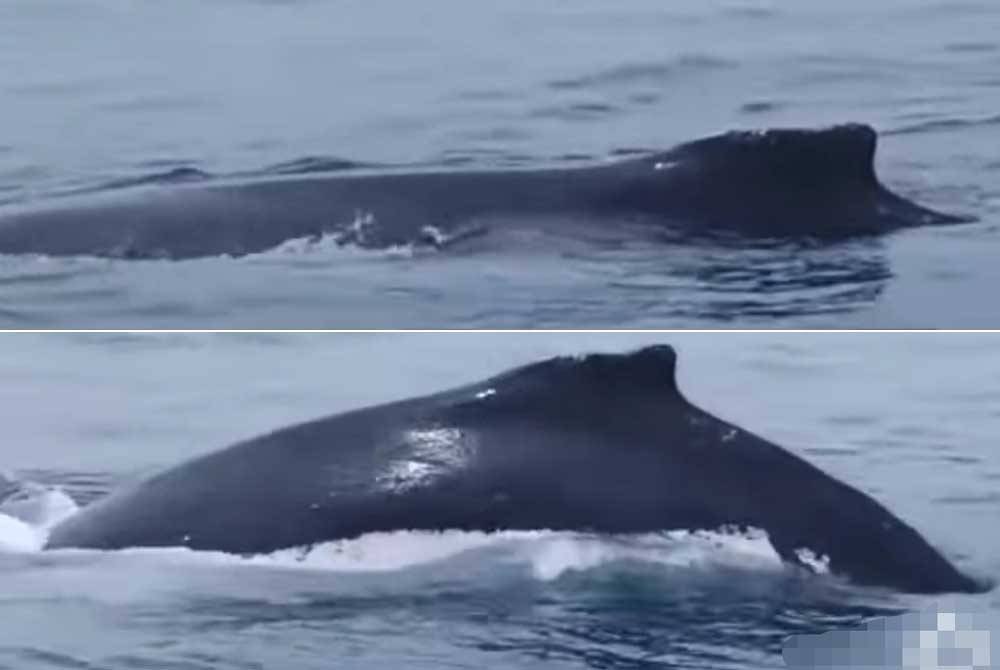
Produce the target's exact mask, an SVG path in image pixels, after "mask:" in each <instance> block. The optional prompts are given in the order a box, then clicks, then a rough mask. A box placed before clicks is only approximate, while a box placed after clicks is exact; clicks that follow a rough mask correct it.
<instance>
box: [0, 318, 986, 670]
mask: <svg viewBox="0 0 1000 670" xmlns="http://www.w3.org/2000/svg"><path fill="white" fill-rule="evenodd" d="M653 342H660V343H663V342H666V343H670V344H673V345H674V346H675V347H676V349H677V350H678V355H679V364H678V365H679V370H678V375H679V384H680V387H681V389H682V391H683V392H684V393H685V394H686V395H687V396H688V397H689V398H690V399H691V401H692V402H694V403H695V404H697V405H699V406H701V407H704V408H705V409H707V410H709V411H711V412H713V413H715V414H717V415H718V416H721V417H722V418H725V419H728V420H731V421H733V422H735V423H737V424H738V425H741V426H742V427H744V428H746V429H748V430H751V431H753V432H756V433H758V434H760V435H762V436H764V437H767V438H769V439H771V440H774V441H775V442H777V443H778V444H781V445H783V446H784V447H786V448H788V449H789V450H791V451H793V452H794V453H796V454H798V455H800V456H802V457H804V458H806V459H808V460H809V461H811V462H813V463H815V464H816V465H818V466H819V467H821V468H823V469H824V470H826V471H827V472H829V473H831V474H833V475H835V476H837V477H839V478H841V479H843V480H844V481H847V482H849V483H851V484H853V485H855V486H857V487H860V488H862V489H863V490H865V491H867V492H869V493H870V494H872V495H874V496H875V497H876V498H878V499H879V500H880V501H881V502H883V503H884V504H885V505H886V506H887V507H888V508H889V509H891V510H892V511H893V512H895V513H896V514H897V515H899V516H900V517H901V518H903V519H905V520H906V521H908V522H909V523H911V524H912V525H913V526H915V527H916V528H917V529H918V530H919V531H920V532H921V533H922V534H923V535H924V536H925V537H927V538H928V539H929V540H930V541H931V542H932V543H933V544H935V545H936V546H938V547H939V548H940V549H941V550H942V551H943V552H944V553H945V554H946V555H948V556H949V557H950V558H951V559H952V560H953V561H955V562H956V563H957V564H959V565H960V566H961V567H962V568H963V569H965V570H967V571H969V572H971V573H973V574H976V575H980V576H983V577H990V578H994V579H996V578H997V577H1000V536H998V534H997V533H996V522H997V519H998V518H1000V497H998V495H997V489H998V483H1000V455H998V452H997V450H996V448H995V442H996V435H997V434H998V432H1000V412H998V411H997V407H998V406H1000V338H998V337H997V336H996V335H991V334H892V335H887V334H872V335H866V334H837V333H815V334H802V333H798V334H767V333H708V334H706V333H683V334H656V333H645V334H641V335H635V334H568V333H562V334H550V333H537V334H509V333H508V334H488V333H483V334H457V333H456V334H441V333H438V334H390V333H385V334H330V333H328V334H315V335H303V334H274V335H270V334H257V335H241V334H187V335H164V334H131V335H122V334H103V335H101V334H91V335H87V334H58V335H55V334H51V335H31V334H18V335H7V336H4V337H3V338H2V346H0V377H2V378H3V379H4V383H3V384H2V385H0V419H2V421H3V425H4V440H3V443H2V446H0V471H2V472H3V473H4V474H3V478H2V479H0V668H5V669H6V668H10V669H12V670H14V669H16V670H36V669H43V668H44V669H55V668H100V669H102V670H103V669H118V668H123V669H124V668H157V669H159V668H163V669H171V670H178V669H181V668H192V669H208V668H212V669H215V668H282V669H287V670H297V669H300V668H316V669H319V668H324V669H325V668H330V667H335V668H342V667H343V668H399V667H407V668H411V667H412V668H435V669H437V668H479V669H483V668H602V669H610V668H622V669H630V670H631V669H640V668H706V669H709V668H711V669H717V668H733V669H741V670H742V669H756V668H770V667H775V668H777V667H782V659H781V649H782V643H783V641H784V639H785V638H786V636H788V635H791V634H797V633H813V632H820V631H824V630H828V629H833V628H845V627H852V626H856V625H859V624H861V623H862V622H863V621H866V620H868V619H870V618H871V617H877V616H883V615H888V614H895V613H900V612H904V611H910V610H915V609H925V608H934V607H939V608H952V609H958V610H959V611H972V612H981V613H985V614H986V615H988V616H992V617H993V620H994V621H996V622H997V623H998V624H1000V591H996V590H995V591H993V592H991V593H986V594H980V595H971V596H941V597H915V596H903V595H899V594H892V593H885V592H880V591H876V590H872V589H860V588H858V587H853V586H850V585H848V584H845V583H842V582H838V581H837V580H834V579H831V578H829V577H822V576H816V577H811V578H804V577H802V576H797V575H794V574H791V573H790V572H788V571H786V570H785V569H783V568H782V567H781V565H780V563H779V561H778V560H777V558H776V556H775V554H774V552H773V550H771V548H770V545H769V544H768V543H767V541H766V539H762V538H760V537H756V536H753V535H749V536H733V535H718V534H716V535H707V536H706V535H694V536H692V535H690V534H688V535H684V534H676V533H675V534H652V535H644V536H629V537H611V536H594V535H580V534H571V533H552V532H548V531H544V530H543V529H539V531H537V532H522V533H500V534H496V535H483V534H477V533H454V532H453V533H443V534H432V533H406V532H402V533H394V534H383V535H377V534H376V535H369V536H364V537H362V538H359V539H357V540H353V541H349V542H343V543H330V544H325V545H321V546H319V547H316V548H314V549H313V550H312V551H310V552H308V553H303V552H301V551H289V552H278V553H276V554H272V555H268V556H254V557H236V556H230V555H225V554H216V553H208V552H191V551H188V550H184V549H159V550H141V551H140V550H124V551H118V552H101V551H58V552H41V551H39V546H40V544H41V542H42V541H43V539H44V537H45V533H46V529H47V527H48V526H49V525H50V524H51V523H53V522H55V521H56V520H58V519H60V518H64V517H65V516H67V515H69V514H72V513H74V512H75V510H76V509H77V508H78V507H79V506H81V505H86V504H88V503H89V502H92V501H93V500H95V499H97V498H99V497H100V496H103V495H105V494H106V493H107V492H108V491H109V490H111V489H113V488H114V487H115V486H117V485H120V484H122V483H123V482H127V481H131V480H134V479H135V478H137V477H142V476H144V475H146V474H149V473H151V472H154V471H156V470H157V469H159V468H162V467H166V466H169V465H172V464H174V463H177V462H178V461H180V460H182V459H185V458H188V457H191V456H194V455H196V454H201V453H205V452H208V451H210V450H213V449H215V448H218V447H221V446H224V445H226V444H228V443H230V442H232V441H235V440H238V439H241V438H245V437H251V436H253V435H256V434H259V433H261V432H264V431H267V430H270V429H273V428H277V427H280V426H284V425H288V424H290V423H293V422H297V421H301V420H305V419H310V418H316V417H319V416H322V415H326V414H330V413H333V412H336V411H341V410H346V409H350V408H355V407H360V406H364V405H368V404H372V403H377V402H382V401H387V400H392V399H399V398H403V397H409V396H412V395H415V394H420V393H425V392H433V391H437V390H442V389H445V388H449V387H451V386H454V385H458V384H464V383H467V382H472V381H475V380H478V379H482V378H484V377H486V376H488V375H491V374H494V373H497V372H499V371H502V370H504V369H507V368H508V367H511V366H515V365H519V364H523V363H527V362H530V361H535V360H538V359H541V358H544V357H548V356H552V355H556V354H567V353H583V352H594V351H626V350H631V349H634V348H637V347H639V346H642V345H646V344H650V343H653ZM781 485H782V482H780V481H775V482H774V483H773V486H774V487H775V488H780V487H781ZM788 504H789V505H795V504H796V501H795V500H794V499H790V500H789V501H788ZM251 513H254V512H253V511H252V510H248V514H251ZM996 630H1000V626H998V627H996Z"/></svg>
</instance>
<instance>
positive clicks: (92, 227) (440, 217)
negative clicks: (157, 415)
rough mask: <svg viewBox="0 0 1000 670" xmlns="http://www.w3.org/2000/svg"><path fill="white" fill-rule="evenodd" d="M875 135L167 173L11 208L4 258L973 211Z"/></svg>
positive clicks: (798, 230)
mask: <svg viewBox="0 0 1000 670" xmlns="http://www.w3.org/2000/svg"><path fill="white" fill-rule="evenodd" d="M876 141H877V136H876V133H875V131H874V130H873V129H872V128H871V127H869V126H865V125H860V124H846V125H841V126H834V127H830V128H822V129H816V130H812V129H776V130H768V131H761V132H747V131H741V132H730V133H725V134H722V135H716V136H713V137H708V138H704V139H700V140H696V141H693V142H688V143H686V144H681V145H679V146H677V147H675V148H673V149H671V150H669V151H666V152H663V153H658V154H653V155H649V156H643V157H640V158H633V159H629V160H623V161H619V162H615V163H611V164H599V165H594V166H589V167H573V168H550V169H535V170H523V169H522V170H493V171H489V170H482V171H465V172H457V171H411V172H400V171H385V170H382V171H377V172H372V171H370V170H369V171H366V172H356V171H351V170H347V171H343V170H337V171H335V172H330V173H319V174H306V175H293V176H282V175H270V176H266V177H258V178H254V179H229V180H225V179H212V178H206V179H198V180H182V181H183V182H184V183H177V180H169V181H170V182H171V183H165V184H159V185H145V186H136V187H131V188H120V189H113V190H107V191H103V192H98V193H91V194H85V195H77V196H66V197H62V198H53V199H49V200H47V201H43V202H41V203H38V204H28V205H23V204H22V205H8V206H5V207H0V253H2V254H44V255H49V256H74V255H81V256H99V257H112V258H125V259H150V258H165V259H184V258H196V257H203V256H217V255H229V256H241V255H246V254H251V253H257V252H261V251H265V250H268V249H271V248H274V247H276V246H278V245H280V244H282V243H283V242H285V241H288V240H291V239H301V238H318V237H320V236H322V235H325V234H326V235H333V236H335V238H336V239H338V240H339V241H342V242H345V243H346V242H350V243H354V244H357V245H359V246H362V247H371V248H383V247H389V246H395V245H404V244H432V245H437V246H440V245H441V244H442V242H441V240H442V239H445V240H447V239H448V236H449V235H455V234H456V232H455V231H456V230H461V229H462V228H463V227H467V226H469V225H473V226H474V225H475V222H476V221H477V220H481V219H484V218H490V219H491V220H495V219H496V218H498V217H499V218H501V219H502V218H504V217H515V218H516V217H519V216H545V215H558V216H559V217H560V218H561V219H563V220H565V221H567V222H569V225H571V222H572V221H573V220H575V219H578V218H579V217H587V218H593V217H601V216H610V217H626V218H630V219H638V220H641V221H643V222H648V223H649V224H650V225H665V226H670V227H671V228H672V229H677V230H679V231H681V232H682V233H690V234H694V235H698V236H704V235H706V234H708V235H711V234H714V233H726V234H733V233H735V234H737V235H744V236H751V237H760V236H765V237H809V238H816V239H840V238H844V237H849V236H856V235H872V234H880V233H885V232H889V231H892V230H896V229H899V228H906V227H911V226H920V225H930V224H944V223H958V222H962V221H968V220H969V219H967V218H963V217H958V216H952V215H948V214H942V213H939V212H935V211H932V210H930V209H926V208H924V207H921V206H920V205H917V204H915V203H912V202H910V201H908V200H906V199H904V198H902V197H900V196H898V195H896V194H894V193H892V192H891V191H889V190H888V189H887V188H886V187H884V186H883V185H882V184H880V183H879V181H878V179H877V177H876V175H875V168H874V156H875V149H876Z"/></svg>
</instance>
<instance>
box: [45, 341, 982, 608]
mask: <svg viewBox="0 0 1000 670" xmlns="http://www.w3.org/2000/svg"><path fill="white" fill-rule="evenodd" d="M675 367H676V354H675V352H674V350H673V349H672V348H671V347H669V346H666V345H661V346H653V347H647V348H644V349H640V350H638V351H635V352H632V353H627V354H593V355H588V356H583V357H560V358H554V359H549V360H544V361H541V362H538V363H533V364H530V365H527V366H524V367H520V368H517V369H514V370H511V371H508V372H506V373H503V374H500V375H499V376H496V377H493V378H491V379H487V380H485V381H482V382H480V383H476V384H471V385H468V386H463V387H461V388H457V389H453V390H450V391H445V392H442V393H438V394H434V395H429V396H426V397H420V398H415V399H410V400H403V401H399V402H392V403H389V404H384V405H379V406H375V407H369V408H365V409H359V410H355V411H349V412H346V413H343V414H338V415H335V416H331V417H327V418H322V419H319V420H316V421H310V422H308V423H303V424H300V425H296V426H292V427H288V428H283V429H280V430H276V431H274V432H272V433H269V434H266V435H263V436H260V437H257V438H254V439H250V440H247V441H244V442H240V443H238V444H235V445H233V446H230V447H228V448H225V449H222V450H221V451H216V452H214V453H210V454H208V455H205V456H202V457H199V458H195V459H194V460H191V461H188V462H186V463H183V464H181V465H178V466H177V467H174V468H172V469H169V470H166V471H165V472H162V473H161V474H158V475H155V476H153V477H152V478H150V479H148V480H146V481H143V482H140V483H138V484H135V485H132V486H130V487H127V488H124V489H122V490H119V491H117V492H114V493H112V494H110V495H108V496H107V497H105V498H103V499H101V500H99V501H97V502H95V503H93V504H91V505H89V506H87V507H84V508H83V509H82V510H81V511H80V512H79V513H77V514H76V515H74V516H72V517H70V518H68V519H67V520H65V521H63V522H62V523H60V524H59V525H57V526H56V527H55V528H54V529H53V530H52V532H51V534H50V536H49V539H48V543H47V547H48V548H63V547H82V548H96V549H118V548H125V547H151V546H186V547H190V548H192V549H201V550H218V551H225V552H232V553H237V554H255V553H266V552H271V551H274V550H278V549H282V548H290V547H302V546H310V545H313V544H316V543H319V542H323V541H329V540H336V539H342V538H353V537H357V536H360V535H362V534H365V533H370V532H376V531H394V530H432V531H434V530H447V529H459V530H479V531H487V532H489V531H497V530H501V529H512V530H535V529H551V530H573V531H583V532H595V533H613V534H627V533H646V532H658V531H663V530H672V529H688V530H697V529H705V530H713V529H719V528H725V527H732V526H736V527H744V528H755V529H760V530H763V531H765V532H766V533H767V534H768V538H769V541H770V542H771V544H772V545H773V547H774V548H775V550H776V551H777V553H778V554H779V555H780V556H781V557H782V558H783V559H784V560H785V561H788V562H790V563H794V564H799V565H802V562H801V561H800V559H801V557H802V555H803V554H802V552H803V550H809V551H811V552H813V554H814V555H818V556H825V557H826V558H827V559H828V561H829V569H830V570H831V571H832V572H833V573H835V574H840V575H843V576H846V577H847V578H849V579H851V580H853V581H855V582H857V583H859V584H864V585H874V586H880V587H887V588H893V589H899V590H903V591H909V592H928V593H930V592H948V591H976V590H980V589H982V588H984V587H983V585H982V583H981V582H979V581H977V580H975V579H973V578H971V577H969V576H967V575H965V574H963V573H962V572H960V571H959V570H958V569H957V568H956V567H954V566H953V565H952V564H951V563H950V562H949V561H948V560H947V559H946V558H945V557H944V556H942V554H941V553H939V552H938V551H937V550H936V549H935V548H933V547H932V546H931V545H930V544H928V542H927V541H926V540H924V538H922V537H921V536H920V534H919V533H918V532H917V531H916V530H914V529H913V528H911V527H910V526H909V525H907V524H906V523H904V522H903V521H902V520H900V519H898V518H897V517H895V516H894V515H893V514H892V513H891V512H889V511H888V510H887V509H885V508H884V507H883V506H882V505H880V504H879V503H878V502H876V501H875V500H874V499H872V498H871V497H869V496H868V495H866V494H864V493H862V492H861V491H858V490H857V489H855V488H852V487H851V486H849V485H847V484H845V483H843V482H840V481H838V480H836V479H834V478H833V477H831V476H829V475H827V474H825V473H824V472H822V471H821V470H820V469H818V468H816V467H815V466H813V465H811V464H809V463H808V462H806V461H805V460H803V459H801V458H799V457H797V456H795V455H793V454H792V453H790V452H788V451H786V450H784V449H782V448H780V447H778V446H777V445H775V444H772V443H771V442H768V441H767V440H765V439H762V438H760V437H758V436H756V435H754V434H752V433H750V432H748V431H746V430H744V429H743V428H740V427H739V426H735V425H733V424H731V423H728V422H726V421H723V420H721V419H719V418H716V417H715V416H712V415H711V414H708V413H707V412H705V411H703V410H701V409H699V408H697V407H696V406H694V405H692V404H691V403H690V402H688V401H687V400H686V399H685V398H684V397H683V395H682V394H681V392H680V391H679V389H678V388H677V385H676V381H675Z"/></svg>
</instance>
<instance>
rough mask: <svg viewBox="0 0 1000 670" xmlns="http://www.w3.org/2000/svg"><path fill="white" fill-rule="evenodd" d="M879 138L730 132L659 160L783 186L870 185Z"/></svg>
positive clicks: (852, 130) (868, 133) (857, 130)
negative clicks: (686, 162) (688, 162)
mask: <svg viewBox="0 0 1000 670" xmlns="http://www.w3.org/2000/svg"><path fill="white" fill-rule="evenodd" d="M877 142H878V135H877V133H876V132H875V129H874V128H872V127H871V126H868V125H865V124H860V123H848V124H843V125H838V126H831V127H829V128H820V129H801V128H779V129H772V130H759V131H732V132H728V133H724V134H722V135H715V136H713V137H707V138H705V139H701V140H695V141H694V142H688V143H687V144H682V145H680V146H678V147H676V148H674V149H673V150H671V151H670V152H668V153H667V154H665V155H664V156H662V157H661V160H666V161H670V160H678V159H682V160H693V161H695V162H696V163H697V164H698V165H699V166H701V167H704V168H707V169H711V170H719V171H721V172H725V173H727V174H734V175H741V176H747V177H752V178H755V179H764V178H768V177H772V178H773V177H779V178H780V179H781V180H782V181H783V182H787V183H795V182H799V183H831V181H835V180H849V181H852V182H855V183H865V184H874V183H875V181H876V177H875V149H876V145H877Z"/></svg>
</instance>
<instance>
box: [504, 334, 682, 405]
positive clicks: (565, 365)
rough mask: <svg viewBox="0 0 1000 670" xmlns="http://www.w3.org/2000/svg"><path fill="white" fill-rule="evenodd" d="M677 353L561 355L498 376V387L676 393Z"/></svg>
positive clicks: (662, 347)
mask: <svg viewBox="0 0 1000 670" xmlns="http://www.w3.org/2000/svg"><path fill="white" fill-rule="evenodd" d="M676 372H677V352H676V351H674V348H673V347H671V346H670V345H669V344H658V345H653V346H648V347H643V348H642V349H638V350H635V351H632V352H628V353H621V354H586V355H582V356H560V357H558V358H551V359H549V360H545V361H541V362H539V363H533V364H530V365H526V366H524V367H521V368H517V369H515V370H511V371H510V372H507V373H505V374H502V375H500V376H498V377H495V378H494V380H492V381H493V382H495V383H496V384H497V385H498V386H505V385H508V384H510V385H518V384H520V383H524V384H528V385H530V386H536V385H539V384H541V385H549V384H552V385H556V384H571V385H586V386H588V387H591V386H593V387H596V388H598V389H600V390H606V391H608V392H615V391H622V390H626V389H628V390H636V391H643V392H647V393H658V394H664V393H667V394H675V393H677V392H678V389H677V379H676Z"/></svg>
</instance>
